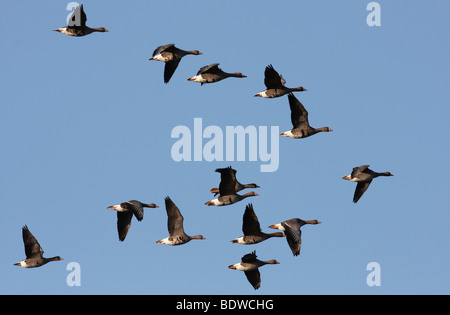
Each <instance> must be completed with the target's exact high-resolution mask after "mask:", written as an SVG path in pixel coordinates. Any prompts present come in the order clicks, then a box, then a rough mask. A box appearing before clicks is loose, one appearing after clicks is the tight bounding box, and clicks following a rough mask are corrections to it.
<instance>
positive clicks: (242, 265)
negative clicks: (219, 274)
mask: <svg viewBox="0 0 450 315" xmlns="http://www.w3.org/2000/svg"><path fill="white" fill-rule="evenodd" d="M256 257H257V256H256V251H253V252H252V253H249V254H246V255H244V256H243V257H242V258H241V262H238V263H237V264H234V265H230V266H228V268H230V269H235V270H241V271H244V273H245V276H246V277H247V280H248V282H250V284H251V285H252V286H253V288H254V289H255V290H257V289H258V288H259V287H260V286H261V274H260V273H259V270H258V268H259V267H261V266H264V265H267V264H270V265H275V264H279V262H278V261H276V260H275V259H271V260H266V261H262V260H259V259H257V258H256Z"/></svg>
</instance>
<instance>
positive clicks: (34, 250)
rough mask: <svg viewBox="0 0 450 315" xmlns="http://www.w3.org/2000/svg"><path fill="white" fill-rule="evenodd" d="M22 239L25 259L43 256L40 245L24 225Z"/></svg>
mask: <svg viewBox="0 0 450 315" xmlns="http://www.w3.org/2000/svg"><path fill="white" fill-rule="evenodd" d="M22 238H23V244H24V246H25V255H26V256H27V258H31V257H34V256H42V254H44V251H43V250H42V248H41V245H39V243H38V241H37V240H36V238H35V237H34V236H33V234H31V232H30V230H29V229H28V227H27V226H26V225H25V226H24V227H22Z"/></svg>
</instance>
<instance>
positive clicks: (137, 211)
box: [108, 200, 159, 242]
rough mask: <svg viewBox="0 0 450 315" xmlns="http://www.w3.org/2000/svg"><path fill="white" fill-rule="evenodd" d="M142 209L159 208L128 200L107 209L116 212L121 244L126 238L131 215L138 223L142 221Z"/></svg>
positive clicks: (152, 204)
mask: <svg viewBox="0 0 450 315" xmlns="http://www.w3.org/2000/svg"><path fill="white" fill-rule="evenodd" d="M144 208H159V207H158V206H157V205H155V204H154V203H148V204H147V203H142V202H140V201H137V200H130V201H126V202H122V203H120V204H117V205H114V206H109V207H108V209H112V210H116V211H117V232H118V233H119V240H120V241H121V242H123V241H124V240H125V238H126V237H127V234H128V230H129V229H130V225H131V218H132V217H133V214H134V216H135V217H136V219H137V220H138V221H142V219H144Z"/></svg>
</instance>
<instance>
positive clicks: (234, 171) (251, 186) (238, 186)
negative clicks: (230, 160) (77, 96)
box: [210, 169, 260, 196]
mask: <svg viewBox="0 0 450 315" xmlns="http://www.w3.org/2000/svg"><path fill="white" fill-rule="evenodd" d="M233 173H234V177H235V180H236V185H235V190H236V192H240V191H241V190H244V189H245V188H260V187H259V186H258V185H256V184H254V183H252V184H244V185H243V184H241V183H240V182H239V181H238V180H237V179H236V170H234V169H233ZM210 192H211V193H213V194H214V196H216V195H217V194H218V193H219V188H216V187H215V188H211V190H210Z"/></svg>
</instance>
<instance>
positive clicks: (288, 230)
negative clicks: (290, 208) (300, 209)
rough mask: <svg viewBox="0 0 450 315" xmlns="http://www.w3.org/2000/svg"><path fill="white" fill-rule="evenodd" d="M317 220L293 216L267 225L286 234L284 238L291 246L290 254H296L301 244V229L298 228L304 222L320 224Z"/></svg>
mask: <svg viewBox="0 0 450 315" xmlns="http://www.w3.org/2000/svg"><path fill="white" fill-rule="evenodd" d="M320 223H322V222H320V221H317V220H307V221H303V220H302V219H298V218H294V219H290V220H286V221H283V222H281V223H277V224H274V225H271V226H269V227H270V228H271V229H278V230H281V231H283V232H284V234H286V240H287V242H288V245H289V247H290V248H291V251H292V254H294V256H298V255H299V254H300V248H301V246H302V231H301V230H300V228H301V227H302V226H303V225H305V224H320Z"/></svg>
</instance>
